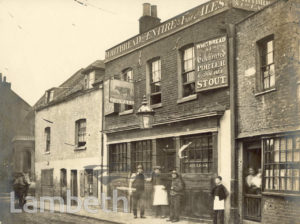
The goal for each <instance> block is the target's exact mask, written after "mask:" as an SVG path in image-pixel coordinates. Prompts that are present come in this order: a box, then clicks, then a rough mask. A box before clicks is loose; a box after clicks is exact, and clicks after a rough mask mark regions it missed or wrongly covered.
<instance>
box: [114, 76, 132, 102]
mask: <svg viewBox="0 0 300 224" xmlns="http://www.w3.org/2000/svg"><path fill="white" fill-rule="evenodd" d="M109 101H110V102H111V103H120V104H127V105H133V104H134V91H133V82H126V81H123V80H117V79H114V80H110V86H109Z"/></svg>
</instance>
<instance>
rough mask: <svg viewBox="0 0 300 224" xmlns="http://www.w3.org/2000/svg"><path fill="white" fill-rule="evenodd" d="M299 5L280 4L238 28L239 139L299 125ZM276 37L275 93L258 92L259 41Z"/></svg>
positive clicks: (293, 2)
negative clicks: (272, 36) (257, 43)
mask: <svg viewBox="0 0 300 224" xmlns="http://www.w3.org/2000/svg"><path fill="white" fill-rule="evenodd" d="M299 12H300V6H299V2H298V3H297V2H296V1H279V2H278V3H275V4H273V5H271V6H270V7H268V8H266V9H265V10H263V11H261V12H258V13H257V14H255V15H253V16H251V17H250V18H248V19H246V20H245V21H243V22H242V23H240V24H238V25H237V29H236V32H237V48H236V52H237V53H236V54H237V96H238V99H237V110H238V120H237V121H238V133H239V135H240V136H250V135H252V134H253V135H254V134H263V133H272V132H279V131H285V130H292V129H293V127H297V126H298V125H299V113H298V111H297V110H298V108H297V104H298V101H297V80H299V71H300V67H299V57H300V56H299V40H300V26H299V19H300V13H299ZM271 34H273V35H274V52H275V53H274V61H275V76H276V84H275V89H276V90H275V91H273V92H269V93H265V94H261V95H256V96H255V94H257V93H259V91H258V90H257V87H256V82H257V80H258V78H259V74H258V73H259V68H258V67H257V60H258V59H257V45H256V42H257V41H259V40H261V39H262V38H264V37H267V36H268V35H271Z"/></svg>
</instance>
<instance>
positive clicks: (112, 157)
mask: <svg viewBox="0 0 300 224" xmlns="http://www.w3.org/2000/svg"><path fill="white" fill-rule="evenodd" d="M109 164H110V167H109V172H111V173H115V172H127V171H128V167H127V143H121V144H115V145H110V146H109Z"/></svg>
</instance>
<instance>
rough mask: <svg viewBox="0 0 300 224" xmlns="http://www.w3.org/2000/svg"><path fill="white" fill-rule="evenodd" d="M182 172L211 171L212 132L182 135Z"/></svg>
mask: <svg viewBox="0 0 300 224" xmlns="http://www.w3.org/2000/svg"><path fill="white" fill-rule="evenodd" d="M181 147H187V148H186V149H185V150H184V151H183V157H184V158H183V161H182V172H183V173H211V172H212V161H213V158H212V157H213V155H212V154H213V153H212V152H213V146H212V134H204V135H196V136H187V137H182V139H181Z"/></svg>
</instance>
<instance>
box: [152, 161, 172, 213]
mask: <svg viewBox="0 0 300 224" xmlns="http://www.w3.org/2000/svg"><path fill="white" fill-rule="evenodd" d="M151 180H152V184H153V206H154V207H155V215H156V217H158V216H161V218H165V217H166V208H167V205H168V204H169V203H168V193H167V190H166V179H165V178H164V177H163V175H162V174H161V167H160V166H156V167H154V172H153V173H152V179H151Z"/></svg>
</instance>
